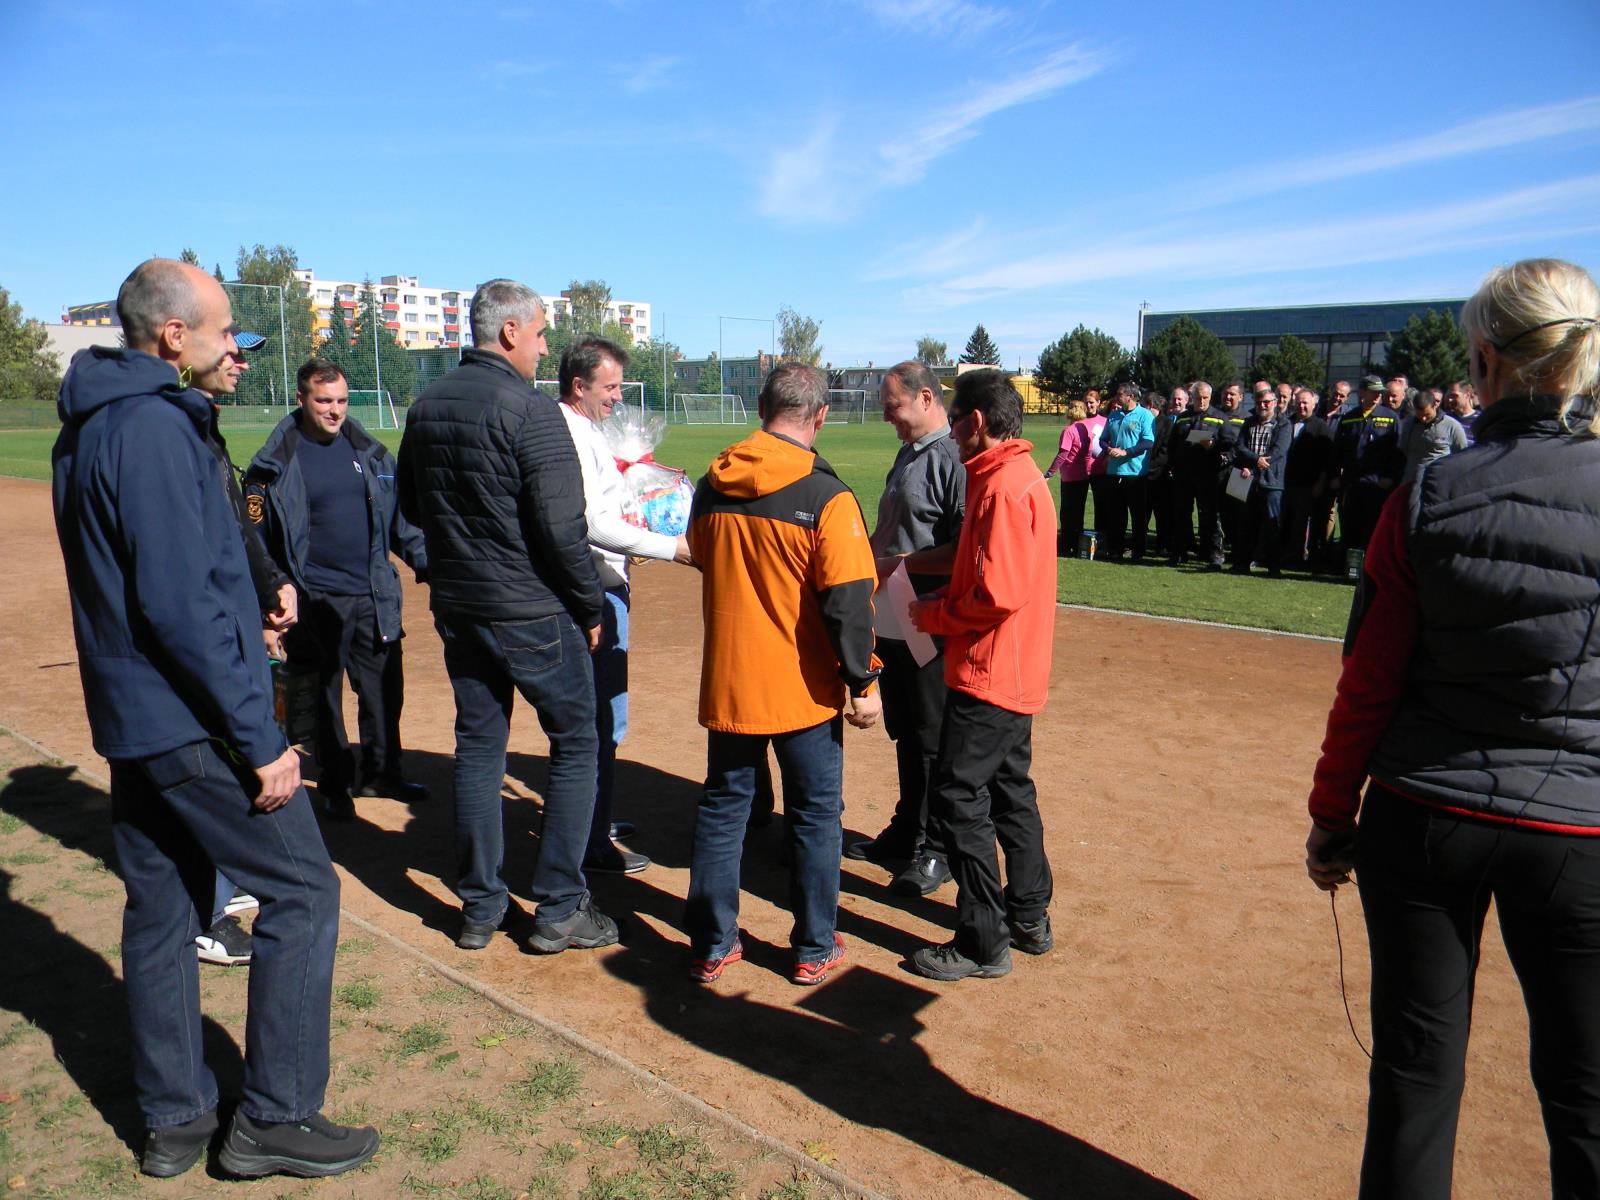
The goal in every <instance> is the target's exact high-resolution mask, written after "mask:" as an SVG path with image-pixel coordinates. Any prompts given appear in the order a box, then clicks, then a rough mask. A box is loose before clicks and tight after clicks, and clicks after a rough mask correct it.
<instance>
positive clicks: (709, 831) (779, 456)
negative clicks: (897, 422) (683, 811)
mask: <svg viewBox="0 0 1600 1200" xmlns="http://www.w3.org/2000/svg"><path fill="white" fill-rule="evenodd" d="M760 406H761V429H760V431H759V432H757V433H754V434H752V435H751V436H749V437H748V438H746V439H745V440H744V441H742V442H739V443H737V444H736V445H733V446H730V447H728V449H726V450H724V451H723V452H722V453H721V454H720V455H718V456H717V458H716V460H715V461H713V462H712V464H711V469H710V470H709V471H707V472H706V475H705V478H704V479H702V480H701V481H700V485H699V487H698V488H697V489H696V490H695V497H694V507H693V509H692V510H691V517H690V522H689V533H688V538H689V549H690V551H691V552H692V553H693V555H694V561H695V562H697V563H699V564H700V565H701V567H702V568H703V570H704V572H705V573H704V575H703V577H702V582H701V593H700V594H701V607H702V609H703V613H704V619H705V646H704V651H703V657H702V662H701V668H700V724H702V725H704V726H705V727H706V730H707V744H706V759H707V765H706V790H705V793H704V795H703V796H702V797H701V800H700V809H699V812H698V814H697V816H696V819H695V828H694V851H693V855H692V857H691V858H690V862H689V896H688V901H687V904H686V907H685V926H686V928H687V931H688V934H689V940H690V945H691V949H692V952H693V956H694V957H693V961H692V962H691V964H690V967H689V976H690V978H692V979H695V980H698V981H699V982H701V983H710V982H711V981H712V980H714V979H716V978H717V977H718V976H719V975H721V974H722V971H723V969H724V968H725V967H726V966H728V964H730V963H735V962H738V961H739V960H740V959H741V958H743V957H744V948H743V946H742V945H741V944H740V942H739V859H740V855H741V853H742V851H743V847H744V830H745V824H746V822H747V821H748V820H749V816H750V804H751V800H752V799H753V797H754V795H755V787H756V772H757V770H758V768H759V767H764V766H765V764H766V758H767V744H768V743H769V742H770V743H771V744H772V746H773V748H774V750H776V751H777V755H778V765H779V766H780V767H782V769H783V782H784V788H783V805H784V817H785V823H786V824H787V825H788V826H789V829H790V833H789V837H790V849H791V855H792V856H791V871H792V882H791V885H790V887H791V905H790V907H791V908H792V909H793V910H794V929H793V932H792V933H791V934H790V944H791V945H792V946H793V947H794V952H795V963H794V969H793V971H792V972H791V974H790V976H789V978H790V979H791V980H792V981H793V982H795V983H798V984H815V983H820V982H821V981H822V979H823V977H824V976H825V975H827V974H828V972H830V971H832V970H833V969H834V968H835V967H837V966H838V965H839V963H840V962H842V961H843V959H844V942H843V939H841V938H840V937H839V935H838V933H837V932H836V931H835V928H834V926H835V923H836V920H837V917H838V911H839V843H840V841H841V838H842V836H843V831H842V829H841V826H840V814H841V812H842V810H843V791H844V732H843V722H844V720H848V721H849V722H850V723H851V724H852V725H855V726H857V727H858V728H862V729H865V728H867V727H868V726H870V725H872V724H874V723H875V722H876V721H877V719H878V714H879V711H880V710H881V707H882V701H881V700H880V699H879V697H878V693H877V686H876V684H877V678H878V670H879V667H880V665H881V664H880V663H879V662H878V659H877V657H876V656H875V655H874V654H873V652H872V640H873V639H872V592H873V589H874V587H875V586H876V585H877V578H878V572H877V565H876V562H875V560H874V558H873V554H872V545H871V543H870V542H868V541H867V531H866V523H865V522H864V521H863V520H862V517H861V505H860V504H859V503H858V502H857V501H856V498H855V494H854V493H853V492H851V490H850V489H849V488H848V487H846V486H845V485H844V484H843V483H841V482H840V480H839V477H838V476H837V475H835V474H834V473H833V468H832V467H830V466H829V465H828V464H827V463H826V462H824V461H823V460H822V459H821V458H818V457H817V455H816V453H815V451H814V450H813V449H812V447H813V446H814V445H815V443H816V439H817V433H818V431H819V430H820V429H821V428H822V423H823V420H824V419H825V418H826V417H827V414H828V383H827V380H826V378H824V376H823V375H822V374H821V373H820V372H819V371H817V370H816V369H815V368H813V367H806V366H801V365H799V364H786V365H784V366H781V367H778V368H777V369H776V370H774V371H773V372H772V374H771V375H769V376H768V377H767V382H766V383H765V385H763V387H762V389H761V398H760Z"/></svg>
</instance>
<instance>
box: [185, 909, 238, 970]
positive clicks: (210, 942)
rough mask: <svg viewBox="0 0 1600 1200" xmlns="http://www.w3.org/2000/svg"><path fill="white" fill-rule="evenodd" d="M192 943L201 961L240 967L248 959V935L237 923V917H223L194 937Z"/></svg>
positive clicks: (220, 965) (222, 965) (221, 965)
mask: <svg viewBox="0 0 1600 1200" xmlns="http://www.w3.org/2000/svg"><path fill="white" fill-rule="evenodd" d="M194 944H195V950H196V953H198V954H199V956H200V961H201V962H207V963H216V964H217V965H218V966H219V967H242V966H244V965H245V964H246V963H248V962H249V961H250V954H251V945H252V943H251V941H250V935H249V934H248V933H246V932H245V931H244V928H243V927H242V926H241V925H240V924H239V918H238V917H223V918H222V919H221V920H220V921H218V922H217V923H216V924H215V925H213V926H212V927H211V928H210V929H208V930H206V931H205V932H204V933H202V934H201V935H200V936H199V937H197V938H195V939H194Z"/></svg>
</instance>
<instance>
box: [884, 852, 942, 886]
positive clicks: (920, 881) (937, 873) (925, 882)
mask: <svg viewBox="0 0 1600 1200" xmlns="http://www.w3.org/2000/svg"><path fill="white" fill-rule="evenodd" d="M950 878H951V876H950V867H949V865H948V864H946V862H945V861H944V859H942V858H940V857H939V856H938V855H937V854H919V855H917V858H916V861H915V862H913V863H912V864H911V865H910V866H909V867H907V868H906V869H905V870H904V871H901V872H900V874H898V875H896V876H895V877H894V882H893V883H891V884H890V885H889V890H890V891H891V892H893V893H894V894H895V895H897V896H931V895H933V893H934V892H937V891H938V890H939V889H940V888H942V887H943V886H944V885H945V884H947V883H949V882H950Z"/></svg>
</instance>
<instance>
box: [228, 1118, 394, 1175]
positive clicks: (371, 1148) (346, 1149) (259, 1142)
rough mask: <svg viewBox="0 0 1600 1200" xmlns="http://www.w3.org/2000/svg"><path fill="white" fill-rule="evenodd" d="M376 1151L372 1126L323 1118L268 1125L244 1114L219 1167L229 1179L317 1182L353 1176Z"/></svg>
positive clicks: (236, 1123)
mask: <svg viewBox="0 0 1600 1200" xmlns="http://www.w3.org/2000/svg"><path fill="white" fill-rule="evenodd" d="M377 1152H378V1131H377V1130H376V1129H373V1128H371V1127H369V1126H365V1125H361V1126H357V1125H335V1124H334V1123H333V1122H332V1121H330V1120H328V1118H327V1117H325V1116H323V1115H322V1114H321V1113H315V1114H313V1115H312V1116H309V1117H307V1118H306V1119H305V1120H303V1121H285V1122H283V1123H281V1124H277V1123H273V1124H269V1123H267V1122H265V1121H252V1120H251V1119H250V1118H249V1117H247V1116H245V1115H244V1113H242V1112H236V1113H234V1114H233V1125H232V1126H231V1127H230V1128H229V1129H228V1136H227V1137H226V1138H225V1139H223V1142H222V1153H221V1154H219V1155H218V1156H217V1162H218V1163H219V1164H220V1165H221V1167H222V1169H223V1170H224V1171H227V1172H228V1173H229V1174H230V1175H238V1176H241V1177H242V1178H245V1179H254V1178H256V1177H258V1176H261V1175H298V1176H300V1177H301V1178H303V1179H315V1178H320V1177H322V1176H325V1175H342V1174H344V1173H345V1172H346V1171H353V1170H355V1168H357V1167H359V1166H360V1165H361V1164H362V1163H364V1162H366V1161H367V1159H369V1158H371V1157H372V1156H373V1155H374V1154H376V1153H377Z"/></svg>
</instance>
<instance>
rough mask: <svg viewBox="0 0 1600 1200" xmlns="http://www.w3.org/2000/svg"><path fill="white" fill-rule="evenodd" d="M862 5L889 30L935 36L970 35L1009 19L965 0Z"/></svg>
mask: <svg viewBox="0 0 1600 1200" xmlns="http://www.w3.org/2000/svg"><path fill="white" fill-rule="evenodd" d="M862 7H863V8H865V9H866V10H867V12H868V13H870V14H871V15H872V16H873V17H875V18H876V19H877V20H878V21H879V22H881V23H882V24H884V25H887V26H888V27H889V28H891V29H895V30H899V31H902V32H907V33H924V34H927V35H928V36H930V37H938V38H947V37H957V36H966V37H970V36H972V35H974V34H979V33H985V32H987V31H988V30H990V29H994V28H997V27H998V26H1001V25H1004V24H1005V23H1006V22H1007V21H1009V20H1010V19H1011V14H1010V13H1008V12H1006V11H1005V10H1004V9H1001V8H995V7H993V6H992V5H988V4H972V3H969V2H968V0H863V4H862Z"/></svg>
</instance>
